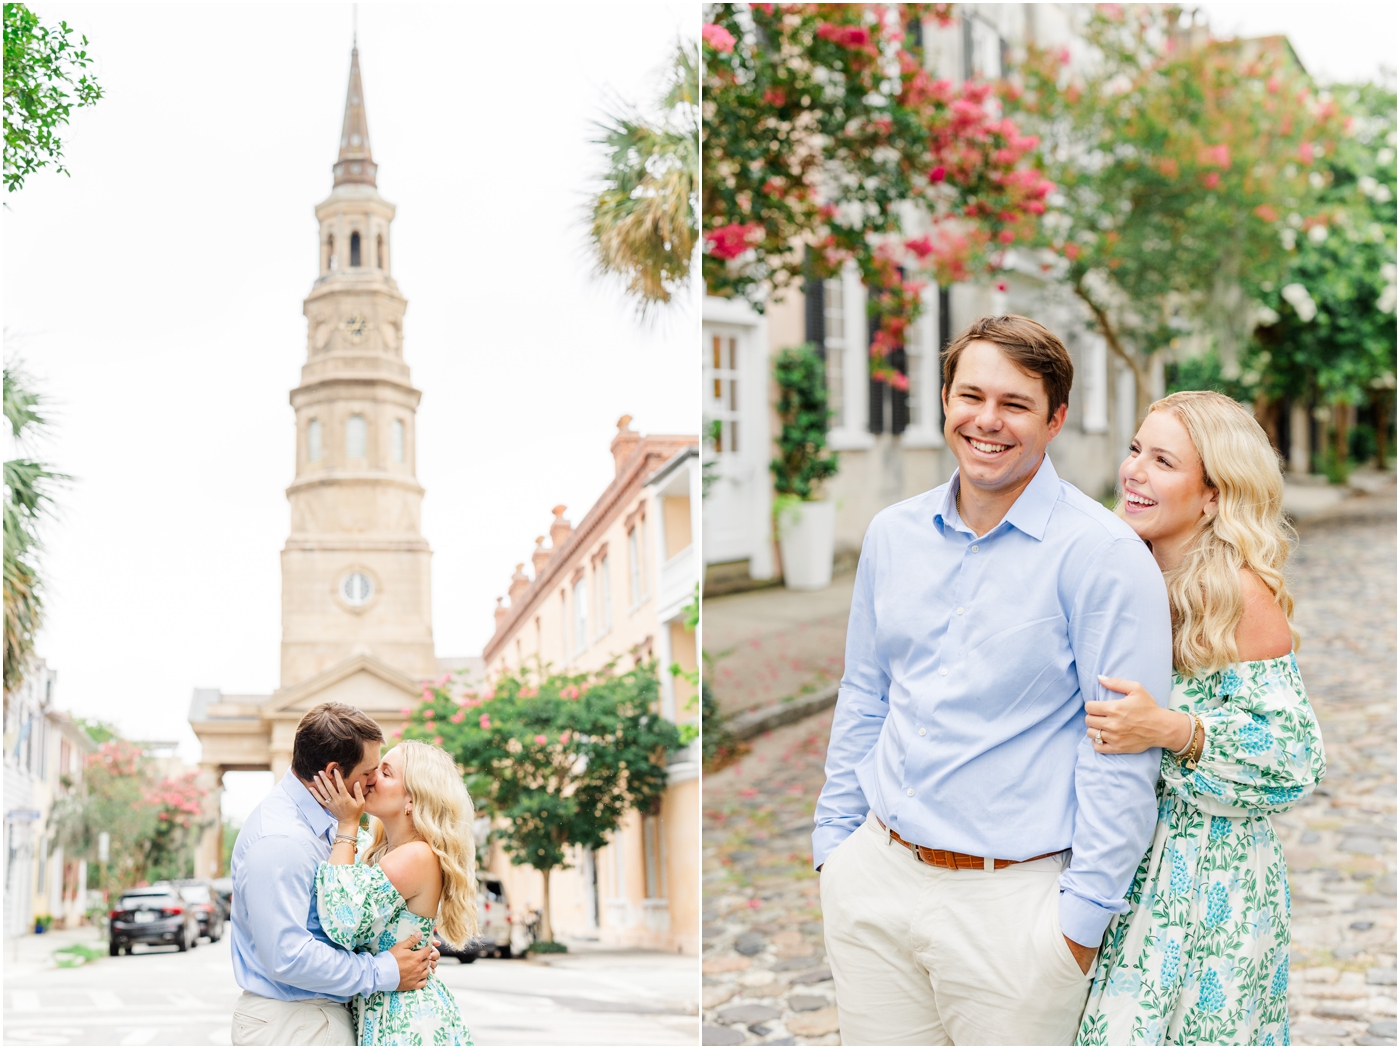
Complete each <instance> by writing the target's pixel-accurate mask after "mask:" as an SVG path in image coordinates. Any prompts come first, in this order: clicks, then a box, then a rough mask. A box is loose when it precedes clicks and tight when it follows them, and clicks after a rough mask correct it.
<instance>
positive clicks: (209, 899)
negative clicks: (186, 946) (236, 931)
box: [170, 878, 227, 943]
mask: <svg viewBox="0 0 1400 1049" xmlns="http://www.w3.org/2000/svg"><path fill="white" fill-rule="evenodd" d="M170 884H172V885H174V886H175V889H176V891H177V892H179V894H180V896H181V898H182V899H183V900H184V901H185V902H186V903H188V904H189V905H190V906H191V907H193V908H194V912H195V917H196V918H197V919H198V920H199V935H201V936H207V937H209V942H210V943H218V942H219V940H220V939H222V938H223V935H224V919H225V918H226V917H227V914H226V912H225V911H224V904H223V901H222V900H220V899H219V894H218V893H217V892H215V891H214V887H213V886H212V885H210V884H209V883H208V882H207V881H200V880H199V879H197V878H188V879H183V880H181V881H177V882H171V883H170Z"/></svg>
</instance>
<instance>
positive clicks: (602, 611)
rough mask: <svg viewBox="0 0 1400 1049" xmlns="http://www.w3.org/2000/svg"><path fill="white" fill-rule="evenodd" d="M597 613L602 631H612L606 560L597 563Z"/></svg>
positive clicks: (610, 581)
mask: <svg viewBox="0 0 1400 1049" xmlns="http://www.w3.org/2000/svg"><path fill="white" fill-rule="evenodd" d="M598 604H599V608H598V613H599V616H600V620H599V621H600V622H601V623H602V624H603V630H604V631H608V630H611V629H612V578H611V577H610V576H609V574H608V559H607V558H606V557H604V558H603V560H601V561H599V562H598Z"/></svg>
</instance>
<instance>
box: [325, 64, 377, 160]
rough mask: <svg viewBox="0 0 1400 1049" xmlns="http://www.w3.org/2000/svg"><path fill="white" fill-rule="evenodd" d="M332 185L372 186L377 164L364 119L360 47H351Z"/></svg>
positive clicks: (367, 122) (366, 122)
mask: <svg viewBox="0 0 1400 1049" xmlns="http://www.w3.org/2000/svg"><path fill="white" fill-rule="evenodd" d="M331 170H332V171H333V172H335V184H336V185H337V186H343V185H345V183H347V182H363V183H365V184H366V185H370V186H373V185H375V181H374V176H375V173H376V172H377V171H378V165H377V164H375V162H374V158H373V157H372V156H370V152H369V121H368V120H367V119H365V92H364V88H363V87H362V86H361V84H360V49H359V48H358V47H352V48H351V49H350V86H349V88H348V89H347V90H346V92H345V121H344V123H343V124H342V125H341V129H340V156H339V157H338V158H337V159H336V162H335V166H334V167H332V168H331Z"/></svg>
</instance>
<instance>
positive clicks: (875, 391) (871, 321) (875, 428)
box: [865, 314, 889, 433]
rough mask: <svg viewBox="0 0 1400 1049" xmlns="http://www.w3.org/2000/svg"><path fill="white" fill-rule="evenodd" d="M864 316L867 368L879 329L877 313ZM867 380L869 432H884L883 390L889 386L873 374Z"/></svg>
mask: <svg viewBox="0 0 1400 1049" xmlns="http://www.w3.org/2000/svg"><path fill="white" fill-rule="evenodd" d="M866 318H867V330H866V340H865V345H866V354H865V365H866V367H867V368H869V367H870V352H869V348H870V346H871V344H872V343H874V342H875V333H876V332H877V331H879V330H880V316H879V314H867V315H866ZM868 381H869V383H870V432H871V433H884V432H885V391H886V390H887V389H889V387H888V386H886V385H885V384H884V383H882V382H880V381H879V380H878V379H876V378H874V377H873V376H872V377H871V378H870V379H869V380H868Z"/></svg>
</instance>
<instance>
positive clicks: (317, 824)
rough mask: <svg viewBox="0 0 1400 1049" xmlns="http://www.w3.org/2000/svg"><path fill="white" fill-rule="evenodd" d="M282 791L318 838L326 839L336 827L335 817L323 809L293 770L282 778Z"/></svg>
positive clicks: (288, 771) (289, 770)
mask: <svg viewBox="0 0 1400 1049" xmlns="http://www.w3.org/2000/svg"><path fill="white" fill-rule="evenodd" d="M282 789H283V790H284V791H285V792H286V793H287V796H288V797H289V798H291V799H292V801H293V802H294V803H295V804H296V807H297V809H298V810H300V812H301V814H302V817H303V818H304V819H305V820H306V822H307V823H309V824H310V825H311V829H312V830H313V831H315V832H316V835H317V837H321V838H324V837H325V836H326V832H327V831H329V830H330V829H331V828H332V827H334V826H335V817H334V816H332V815H331V814H330V813H329V812H327V811H326V810H325V809H323V808H321V803H320V802H319V801H317V800H316V799H315V798H314V797H312V796H311V791H309V790H307V789H306V784H304V783H302V781H301V780H299V779H297V777H296V773H294V772H293V771H292V770H291V769H288V770H287V774H286V775H285V776H283V777H282Z"/></svg>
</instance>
